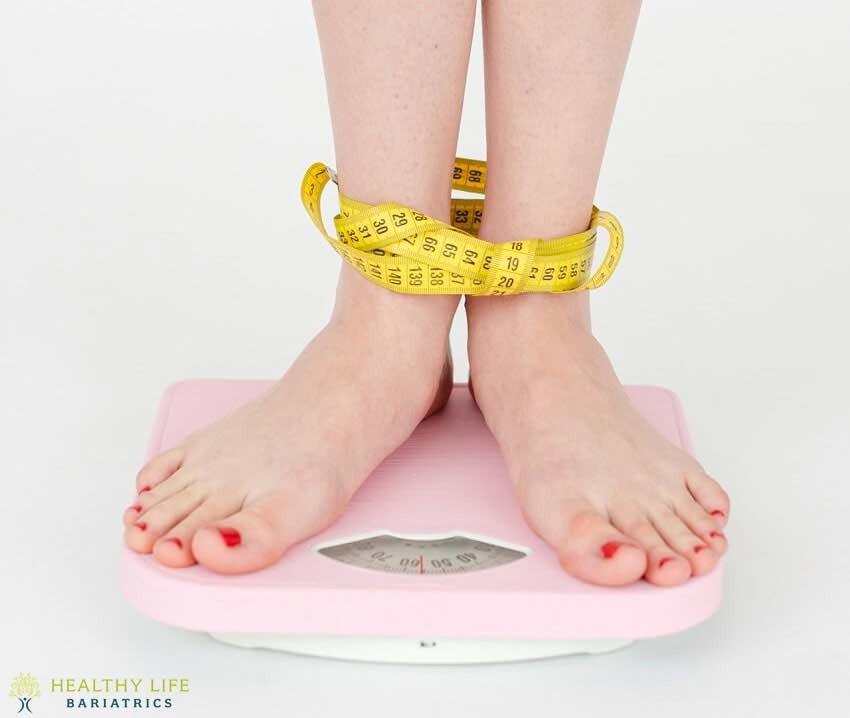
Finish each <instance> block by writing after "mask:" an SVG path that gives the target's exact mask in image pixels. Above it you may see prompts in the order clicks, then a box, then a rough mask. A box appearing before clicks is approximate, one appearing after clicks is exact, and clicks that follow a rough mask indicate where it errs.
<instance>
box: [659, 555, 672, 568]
mask: <svg viewBox="0 0 850 718" xmlns="http://www.w3.org/2000/svg"><path fill="white" fill-rule="evenodd" d="M672 560H673V557H672V556H665V557H664V558H662V559H661V560H660V561H659V562H658V568H662V567H663V566H664V564H665V563H667V562H668V561H672Z"/></svg>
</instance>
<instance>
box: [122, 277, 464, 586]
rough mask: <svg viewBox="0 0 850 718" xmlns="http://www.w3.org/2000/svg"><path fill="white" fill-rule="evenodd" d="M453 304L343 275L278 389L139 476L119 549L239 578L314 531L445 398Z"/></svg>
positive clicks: (330, 518) (448, 387) (158, 460)
mask: <svg viewBox="0 0 850 718" xmlns="http://www.w3.org/2000/svg"><path fill="white" fill-rule="evenodd" d="M455 307H456V299H454V298H451V297H410V296H404V295H399V294H393V293H391V292H388V291H386V290H384V289H381V288H380V287H377V286H374V285H372V284H370V283H369V282H368V281H367V280H365V279H363V278H362V277H360V276H359V275H357V274H356V273H355V272H354V271H353V270H351V269H349V268H344V269H343V275H342V278H341V280H340V286H339V290H338V293H337V305H336V309H335V310H334V314H333V317H332V318H331V321H330V323H329V324H328V325H327V327H325V329H323V330H322V332H321V333H320V334H319V335H318V336H317V337H316V338H315V339H314V340H313V341H312V342H311V343H310V344H309V345H308V346H307V348H306V349H305V350H304V352H303V353H302V354H301V356H300V357H298V359H297V360H296V361H295V363H294V364H293V365H292V367H291V368H290V370H289V371H288V372H287V373H286V375H285V376H284V377H283V378H282V379H281V380H280V381H279V382H277V383H276V384H275V385H274V386H273V387H272V388H271V389H270V390H269V391H268V392H267V393H265V394H264V395H262V396H261V397H259V398H258V399H256V400H254V401H252V402H250V403H249V404H247V405H245V406H243V407H241V408H240V409H238V410H237V411H235V412H234V413H232V414H230V415H229V416H227V417H225V418H224V419H222V420H221V421H218V422H217V423H215V424H213V425H212V426H210V427H209V428H206V429H204V430H202V431H199V432H197V433H196V434H194V435H192V436H191V437H189V438H188V439H187V440H186V441H184V442H183V443H182V444H181V445H180V446H177V447H176V448H173V449H171V450H169V451H166V452H165V453H163V454H161V455H159V456H157V457H156V458H154V459H153V460H152V461H151V462H149V463H148V464H147V465H146V466H145V467H144V468H143V469H142V470H141V471H140V472H139V475H138V478H137V481H136V484H137V485H136V488H137V491H138V492H139V494H138V498H137V500H136V503H135V504H134V505H133V506H131V507H130V508H128V509H127V510H126V512H125V514H124V523H125V540H126V542H127V545H128V546H129V547H130V548H131V549H133V550H134V551H138V552H140V553H151V552H153V554H154V556H155V557H156V558H157V559H158V560H159V561H160V562H162V563H163V564H165V565H167V566H173V567H181V566H189V565H191V564H193V563H195V562H197V563H200V564H202V565H204V566H206V567H207V568H209V569H211V570H213V571H217V572H219V573H244V572H247V571H255V570H257V569H260V568H263V567H265V566H268V565H269V564H271V563H273V562H275V561H276V560H277V559H278V558H280V556H281V555H282V554H283V553H284V551H286V549H287V548H288V547H289V546H291V545H292V544H294V543H297V542H299V541H301V540H303V539H305V538H307V537H309V536H310V535H312V534H314V533H316V532H318V531H320V530H322V529H323V528H325V527H326V526H327V525H328V524H330V523H331V522H332V521H333V520H334V519H335V518H336V517H337V516H338V515H339V514H340V512H341V511H342V510H343V508H344V507H345V505H346V503H347V502H348V500H349V499H350V498H351V496H352V494H353V493H354V492H355V491H356V490H357V488H358V487H359V486H360V484H361V483H362V482H363V481H364V479H366V477H367V476H368V475H369V474H370V473H371V471H372V470H373V469H374V468H375V467H376V466H377V465H378V464H379V463H380V462H381V461H382V460H383V459H384V457H385V456H387V454H389V453H390V452H392V451H393V450H394V449H395V448H396V447H397V446H399V445H400V444H401V443H402V442H403V441H404V440H405V439H406V438H407V437H408V436H409V435H410V433H411V432H412V431H413V429H414V428H416V425H417V424H418V423H419V422H420V421H421V420H422V419H423V418H424V417H425V416H426V415H427V414H428V413H429V412H431V411H435V410H437V409H439V408H440V407H441V406H442V405H443V404H444V403H445V402H446V400H447V398H448V395H449V392H450V390H451V381H452V378H451V365H450V361H449V360H448V358H447V357H448V331H449V326H450V322H451V318H452V315H453V313H454V309H455Z"/></svg>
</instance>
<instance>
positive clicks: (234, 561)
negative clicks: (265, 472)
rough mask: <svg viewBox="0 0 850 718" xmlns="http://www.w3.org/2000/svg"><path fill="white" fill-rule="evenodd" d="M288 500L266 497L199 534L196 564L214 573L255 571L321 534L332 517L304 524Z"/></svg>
mask: <svg viewBox="0 0 850 718" xmlns="http://www.w3.org/2000/svg"><path fill="white" fill-rule="evenodd" d="M291 498H292V497H291V496H287V495H286V494H285V493H283V492H279V493H273V494H269V495H267V496H265V497H263V498H260V499H258V500H256V501H253V502H251V503H247V504H246V505H245V507H244V508H243V509H242V510H241V511H238V512H237V513H234V514H232V515H231V516H228V517H227V518H225V519H222V520H220V521H216V522H214V523H212V524H209V525H208V526H205V527H204V528H202V529H201V530H199V531H198V532H197V533H196V534H195V537H194V538H193V539H192V553H193V554H194V556H195V559H196V560H197V562H198V563H199V564H201V565H202V566H205V567H206V568H208V569H210V570H211V571H215V572H216V573H224V574H234V573H248V572H250V571H258V570H259V569H261V568H265V567H267V566H270V565H271V564H273V563H275V562H276V561H277V560H278V559H279V558H280V557H281V556H282V555H283V554H284V552H285V551H286V550H287V549H288V548H289V547H290V546H292V545H293V544H295V543H297V542H298V541H301V540H303V539H304V538H306V537H307V536H309V535H311V534H313V533H315V532H317V531H319V530H321V529H322V528H324V526H325V525H326V524H327V523H328V522H329V521H330V519H331V518H333V517H326V520H324V521H321V522H311V521H305V520H304V518H305V513H303V512H301V511H300V509H299V506H298V505H297V503H293V502H292V500H291Z"/></svg>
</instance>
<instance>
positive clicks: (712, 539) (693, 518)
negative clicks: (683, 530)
mask: <svg viewBox="0 0 850 718" xmlns="http://www.w3.org/2000/svg"><path fill="white" fill-rule="evenodd" d="M675 511H676V514H678V516H679V518H680V519H682V521H683V522H684V523H685V525H686V526H687V527H688V528H689V529H690V530H691V531H693V533H694V534H695V535H696V536H699V537H700V538H701V539H702V540H703V541H704V542H705V543H707V544H708V545H709V546H711V548H712V549H714V551H715V552H716V553H717V554H718V555H719V556H722V555H723V554H724V553H726V547H727V542H726V536H725V535H724V533H723V532H722V531H721V530H720V529H719V528H718V527H717V518H716V517H714V516H711V515H710V514H708V513H707V512H706V510H705V509H704V508H703V507H702V506H700V505H699V504H698V503H697V502H696V501H694V500H693V499H692V498H691V497H690V496H683V497H682V498H681V500H680V501H678V502H677V503H676V504H675Z"/></svg>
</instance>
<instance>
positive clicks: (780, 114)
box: [0, 0, 850, 716]
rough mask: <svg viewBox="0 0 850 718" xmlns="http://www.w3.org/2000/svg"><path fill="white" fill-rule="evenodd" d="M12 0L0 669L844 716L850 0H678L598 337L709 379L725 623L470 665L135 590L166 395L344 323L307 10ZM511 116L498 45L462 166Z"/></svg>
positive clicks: (646, 368) (1, 71)
mask: <svg viewBox="0 0 850 718" xmlns="http://www.w3.org/2000/svg"><path fill="white" fill-rule="evenodd" d="M0 8H2V9H0V91H2V98H0V240H2V253H0V272H2V285H0V289H1V290H2V294H0V302H1V303H0V312H2V327H3V334H2V344H1V345H0V352H2V365H0V381H2V433H0V437H2V438H0V441H2V448H3V451H2V455H0V462H2V463H0V471H2V489H3V494H2V499H0V532H2V534H0V537H2V540H3V547H2V559H0V562H2V564H0V565H1V566H2V571H1V572H0V575H2V581H3V589H2V594H0V596H1V598H0V600H2V602H3V605H2V611H0V621H2V624H3V625H2V633H0V635H1V636H2V648H0V651H2V665H0V683H4V685H5V682H7V681H10V680H11V678H12V676H13V675H14V674H16V673H17V672H18V671H32V672H33V673H34V674H36V675H37V676H40V677H41V678H42V686H43V687H44V683H45V682H46V679H47V677H49V676H65V677H78V678H79V677H83V676H88V677H93V676H138V675H141V676H171V675H178V676H186V677H188V678H190V680H191V685H192V692H191V695H190V696H189V698H185V699H183V700H182V701H181V703H180V705H179V708H178V709H175V710H174V711H172V712H171V714H173V715H176V716H184V715H185V716H190V715H192V716H202V715H204V716H208V715H237V714H238V715H268V714H269V713H271V712H272V711H274V712H275V713H278V714H281V715H284V714H285V715H293V716H313V715H315V716H329V715H341V714H343V713H345V714H348V715H351V714H354V715H360V714H363V715H366V714H371V715H376V716H384V715H396V714H400V715H407V716H425V715H429V716H430V715H459V716H466V715H478V714H482V715H483V714H485V713H486V714H487V715H490V716H512V715H515V714H517V713H521V714H524V715H553V716H554V715H558V716H563V715H591V716H608V715H610V716H615V715H616V716H619V715H625V714H627V715H629V716H634V715H653V716H655V715H657V716H683V715H684V716H687V715H695V716H729V715H751V714H753V713H754V712H755V711H760V714H761V715H769V716H777V715H789V716H797V715H802V714H804V713H805V714H808V715H818V716H820V715H829V716H832V715H839V714H841V713H844V714H846V713H845V711H846V709H847V707H848V703H850V700H848V698H850V696H849V695H848V681H847V675H848V673H847V669H848V661H849V660H850V657H849V656H848V645H847V642H848V638H850V636H848V618H847V616H846V609H847V605H848V595H847V593H848V592H847V588H848V583H850V577H849V576H848V574H850V571H849V570H848V569H849V568H850V562H849V561H848V556H850V532H848V530H847V520H848V515H850V482H848V474H850V471H848V468H849V467H850V462H848V448H847V445H848V433H849V432H848V428H850V409H848V397H850V391H848V390H850V383H848V378H847V367H848V360H850V348H848V342H847V310H848V307H850V289H848V265H850V249H848V239H850V238H848V230H847V219H846V215H845V213H846V211H847V205H848V201H850V183H848V179H847V167H848V160H850V157H848V140H847V136H846V132H847V129H848V127H850V99H849V98H848V94H850V88H848V75H847V66H848V64H850V44H848V42H847V40H848V34H847V30H848V27H850V9H848V6H847V4H845V3H840V2H818V3H802V2H796V3H792V2H775V1H772V2H766V1H764V2H749V3H732V2H721V3H707V2H696V1H689V2H682V1H681V0H665V1H663V2H662V1H660V0H656V2H649V3H648V4H647V6H646V7H645V9H644V13H643V17H642V19H641V22H640V25H639V27H638V34H637V39H636V42H635V46H634V50H633V55H632V60H631V63H630V66H629V69H628V72H627V75H626V81H625V86H624V89H623V93H622V96H621V102H620V106H619V109H618V113H617V117H616V120H615V125H614V129H613V132H612V137H611V142H610V145H609V150H608V155H607V159H606V163H605V167H604V170H603V174H602V180H601V185H600V188H599V193H598V198H599V204H600V205H601V206H603V207H606V208H610V209H612V210H613V211H615V212H616V213H617V215H618V216H619V217H620V219H621V220H622V221H623V224H624V225H625V227H626V233H627V243H626V253H625V257H624V259H623V262H622V265H621V267H620V271H619V272H618V274H617V276H616V277H615V279H614V281H612V282H611V283H610V284H609V285H608V286H607V287H606V288H605V289H604V290H603V291H600V292H598V293H597V294H596V296H595V317H596V329H597V333H598V335H599V336H600V338H601V339H602V340H603V342H604V344H605V345H606V346H607V347H608V349H609V351H610V352H611V354H612V356H613V359H614V361H615V364H616V366H617V367H619V370H620V373H621V376H622V378H623V380H624V381H626V382H633V383H659V384H664V385H667V386H669V387H671V388H672V389H674V390H675V391H677V392H678V393H679V395H680V396H681V398H682V400H683V402H684V404H685V407H686V411H687V413H688V415H689V418H690V421H691V426H692V431H693V434H694V437H695V440H696V443H697V448H698V452H699V456H700V458H701V459H702V461H703V462H704V463H705V464H706V465H707V467H708V468H709V469H710V470H711V471H712V472H713V473H714V474H715V475H717V476H718V477H720V478H721V479H722V480H723V482H724V483H725V485H726V486H727V488H728V489H729V491H730V493H731V494H732V496H733V501H734V511H733V514H734V515H733V519H732V523H731V526H730V528H729V531H728V533H729V536H730V539H731V544H732V550H731V554H730V557H729V560H728V562H727V588H726V598H725V603H724V606H723V608H722V610H721V612H720V613H719V614H718V615H717V616H716V617H714V618H713V619H712V620H710V621H709V622H708V623H706V624H704V625H702V626H700V627H698V628H696V629H694V630H692V631H690V632H688V633H685V634H683V635H678V636H673V637H669V638H664V639H659V640H655V641H647V642H643V643H640V644H638V645H636V646H634V647H632V648H630V649H628V650H626V651H623V652H620V653H617V654H613V655H610V656H607V657H600V658H592V659H588V658H572V659H556V660H547V661H539V662H533V663H526V664H514V665H503V666H495V667H467V668H444V667H443V668H416V667H405V666H379V665H357V664H348V663H344V662H334V661H328V660H319V659H307V658H298V657H291V656H286V655H278V654H272V653H264V652H248V651H241V650H236V649H231V648H227V647H225V646H222V645H218V644H216V643H214V642H212V641H211V640H209V639H207V638H206V637H204V636H202V635H193V634H190V633H187V632H182V631H178V630H174V629H171V628H167V627H165V626H161V625H158V624H156V623H154V622H153V621H151V620H149V619H147V618H145V617H143V616H141V615H139V614H137V613H136V612H135V611H133V610H132V609H130V608H129V607H128V606H127V605H126V603H125V602H124V600H123V599H122V597H121V595H120V593H119V590H118V581H117V564H118V559H119V555H120V550H121V530H120V514H121V510H122V509H123V508H124V507H125V506H126V505H127V503H128V501H129V499H130V497H131V487H132V479H133V475H134V473H135V471H136V469H137V468H138V465H139V461H140V458H141V454H142V450H143V446H144V443H145V440H146V435H147V431H148V428H149V425H150V422H151V420H152V418H153V412H154V407H155V403H156V400H157V398H158V395H159V392H160V390H161V389H162V388H163V386H164V385H165V384H166V383H168V382H170V381H171V380H174V379H177V378H182V377H198V376H217V377H233V378H237V377H246V378H247V377H257V378H271V377H274V376H277V375H279V374H280V373H281V372H282V371H283V370H284V369H285V368H286V367H287V366H288V365H289V363H290V362H291V361H292V359H293V358H294V357H295V356H296V354H297V352H298V351H299V349H300V347H302V346H303V345H304V344H305V342H306V341H307V340H308V339H309V337H311V336H312V335H313V334H314V333H315V332H316V331H317V330H318V328H319V327H320V326H321V325H322V323H323V321H324V320H325V318H326V316H327V315H328V312H329V309H330V306H331V300H332V290H333V287H334V283H335V275H336V262H337V260H336V257H335V255H334V254H333V253H332V252H330V251H329V250H328V248H327V247H325V246H323V244H322V242H321V240H320V239H319V238H318V236H317V235H316V233H315V231H314V230H313V229H312V226H311V225H310V224H309V221H308V220H307V218H306V216H305V215H304V214H303V212H302V209H301V207H300V204H299V202H298V199H297V194H296V193H297V188H298V183H299V181H300V177H301V173H302V172H303V170H304V168H305V167H306V166H307V165H308V164H309V163H310V162H312V161H315V160H326V161H332V158H333V150H332V146H331V133H330V125H329V119H328V113H327V106H326V99H325V96H324V88H323V81H322V74H321V67H320V58H319V51H318V45H317V41H316V37H315V32H314V26H313V22H312V16H311V10H310V6H309V4H308V3H306V2H298V3H294V2H293V3H286V2H268V1H264V2H260V1H259V0H253V1H252V2H247V3H239V4H237V3H214V2H201V1H200V0H191V1H186V0H184V1H183V2H179V3H175V2H166V1H165V0H157V1H156V2H153V1H147V2H127V1H121V2H118V1H117V0H76V1H73V2H72V1H70V0H69V1H67V2H61V1H59V0H52V1H45V2H22V1H21V2H13V1H12V0H3V2H2V5H0ZM589 31H592V29H590V30H589ZM564 82H565V83H566V82H569V77H565V78H564ZM553 91H555V92H556V91H557V88H553ZM482 98H483V96H482V71H481V59H480V37H479V36H476V41H475V47H474V49H473V58H472V67H471V70H470V80H469V88H468V93H467V102H466V106H465V110H464V112H465V115H464V121H463V129H462V134H461V140H460V147H459V151H460V153H462V154H465V155H470V156H483V155H484V154H485V147H484V140H483V137H484V135H483V110H482ZM285 253H289V254H290V256H292V255H297V256H298V257H299V258H300V259H302V260H304V261H310V262H315V263H317V264H318V265H319V266H321V267H323V268H324V269H325V275H324V276H325V279H324V280H323V281H322V283H321V285H320V286H314V287H303V286H300V285H299V284H298V282H299V281H300V275H298V274H295V275H293V276H289V275H287V270H286V260H285ZM460 318H461V317H460V316H459V319H460ZM464 339H465V336H464V329H463V323H462V322H461V321H458V322H457V327H456V330H455V340H456V342H455V347H456V353H457V359H458V361H457V364H458V367H457V371H458V374H457V376H458V378H459V379H460V380H463V379H464V378H465V374H466V360H465V356H464V352H463V342H464ZM506 620H510V618H509V617H506ZM6 700H8V705H7V704H6V703H5V702H4V701H6ZM36 701H41V702H40V703H38V702H36ZM36 701H34V702H33V706H34V708H35V709H36V713H35V714H36V715H39V714H40V715H48V714H50V715H65V711H64V709H62V710H59V709H58V708H57V703H56V701H54V700H52V699H51V697H49V696H46V697H42V698H40V699H36ZM49 706H53V707H52V708H50V707H49ZM15 708H16V706H15V704H14V701H12V699H6V698H5V690H4V691H3V693H2V694H0V715H5V713H3V711H8V712H9V713H10V714H12V713H13V712H14V710H15ZM52 711H57V712H56V713H53V712H52ZM79 714H81V713H78V715H79ZM105 714H106V712H104V711H100V712H94V713H93V715H105ZM110 714H111V713H110Z"/></svg>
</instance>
